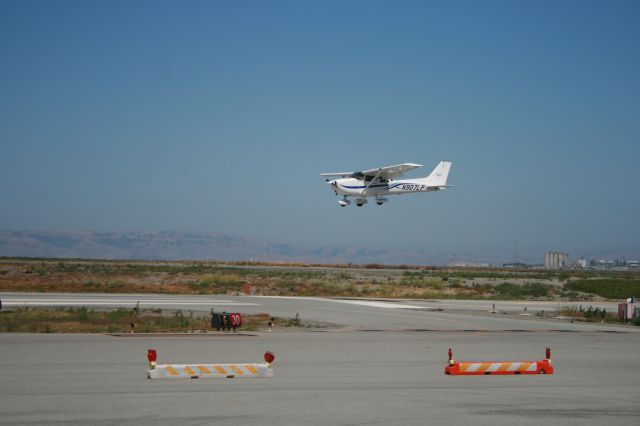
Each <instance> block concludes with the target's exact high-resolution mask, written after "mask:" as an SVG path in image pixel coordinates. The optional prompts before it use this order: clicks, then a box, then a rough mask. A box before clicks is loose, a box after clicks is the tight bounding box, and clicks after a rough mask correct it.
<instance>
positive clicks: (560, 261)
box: [544, 251, 569, 269]
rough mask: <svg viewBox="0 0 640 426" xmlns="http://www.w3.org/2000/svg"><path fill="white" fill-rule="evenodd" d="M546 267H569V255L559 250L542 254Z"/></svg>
mask: <svg viewBox="0 0 640 426" xmlns="http://www.w3.org/2000/svg"><path fill="white" fill-rule="evenodd" d="M544 267H545V268H546V269H564V268H567V267H569V255H568V254H567V253H563V252H561V251H550V252H548V253H546V254H545V255H544Z"/></svg>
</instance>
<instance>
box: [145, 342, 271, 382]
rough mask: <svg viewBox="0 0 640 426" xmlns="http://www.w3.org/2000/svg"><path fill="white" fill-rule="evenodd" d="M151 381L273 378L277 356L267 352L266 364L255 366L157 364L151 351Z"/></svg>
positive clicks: (148, 353)
mask: <svg viewBox="0 0 640 426" xmlns="http://www.w3.org/2000/svg"><path fill="white" fill-rule="evenodd" d="M147 358H148V359H149V369H148V370H147V377H148V378H149V379H217V378H227V379H232V378H257V377H273V368H272V367H271V364H272V363H273V361H274V360H275V355H274V354H273V353H271V352H265V354H264V361H265V362H264V363H255V364H210V363H195V364H156V359H157V352H156V350H155V349H149V350H148V352H147Z"/></svg>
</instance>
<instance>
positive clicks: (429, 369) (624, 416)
mask: <svg viewBox="0 0 640 426" xmlns="http://www.w3.org/2000/svg"><path fill="white" fill-rule="evenodd" d="M41 296H42V297H49V296H48V295H41ZM69 296H70V295H66V297H69ZM93 296H94V295H92V296H91V297H93ZM109 296H110V297H111V295H109ZM11 297H14V299H13V300H14V301H15V300H16V297H15V296H11ZM11 297H10V295H7V294H2V295H0V298H2V300H3V307H4V306H9V305H8V304H7V302H8V301H9V299H11ZM20 297H22V296H20ZM60 297H62V296H60ZM73 297H78V296H77V295H73ZM79 297H81V298H82V297H83V296H79ZM105 297H106V296H105ZM116 297H117V298H120V297H121V298H124V300H125V301H127V303H128V301H130V300H131V299H129V298H128V297H130V296H125V295H117V296H116ZM161 299H164V298H161ZM213 299H215V300H218V301H221V300H228V302H221V303H222V304H223V305H224V308H225V309H226V308H229V310H231V309H232V308H237V309H233V310H239V311H241V312H246V311H247V310H249V309H251V310H253V309H255V310H256V311H265V310H266V311H268V312H271V311H273V312H275V311H282V312H283V315H284V313H289V314H290V313H291V312H294V311H295V312H299V313H300V316H301V317H302V318H303V319H304V318H305V317H308V318H309V319H311V317H313V319H317V320H319V321H326V322H332V320H333V319H335V318H338V319H340V321H337V322H338V323H341V324H343V325H345V327H343V328H340V329H337V330H336V329H322V328H320V329H315V328H307V329H301V330H295V331H291V330H290V329H283V330H275V331H273V332H266V331H261V332H258V333H254V334H255V335H253V336H231V335H228V336H220V335H217V334H205V335H198V334H193V335H187V336H180V337H178V336H170V337H157V336H155V337H153V336H144V335H133V336H130V335H128V336H126V337H115V336H107V335H89V334H86V335H68V334H67V335H53V334H8V333H0V360H1V363H0V383H1V386H0V423H1V424H83V425H85V424H97V425H111V424H135V425H169V424H171V425H173V424H188V425H192V424H194V425H200V424H202V425H205V424H221V425H307V424H308V425H359V424H393V425H416V424H447V425H470V424H471V425H476V424H479V425H485V424H486V425H489V424H491V425H540V424H541V423H548V424H562V425H601V424H603V423H605V424H607V425H618V424H619V425H623V424H624V425H629V424H635V423H637V421H638V419H639V418H640V403H639V402H638V395H640V368H638V367H639V366H638V362H639V360H640V356H639V354H640V335H639V334H638V328H637V327H635V328H633V327H610V326H602V325H592V324H577V323H574V324H571V323H569V322H567V321H562V320H538V319H536V318H535V317H522V316H520V315H519V314H518V313H515V314H490V313H488V312H486V309H484V307H479V308H478V309H475V310H474V309H473V308H470V307H469V306H466V307H464V308H461V309H445V310H444V311H432V310H427V309H424V307H426V306H422V305H429V304H430V302H424V303H422V304H421V303H419V302H414V301H405V302H399V303H392V302H387V303H391V304H392V305H398V304H399V305H403V306H405V307H397V306H396V307H390V306H387V305H385V304H384V303H385V302H371V303H372V304H361V303H362V302H367V301H355V302H358V303H356V304H354V303H352V302H353V301H348V302H347V301H327V300H320V299H317V300H314V299H276V298H272V301H270V302H266V301H265V300H266V299H260V298H246V297H241V298H227V297H224V298H213ZM87 300H89V299H87ZM164 301H165V302H167V303H170V304H167V305H162V306H166V307H167V308H168V307H169V306H172V307H173V306H174V305H173V304H175V305H178V306H182V309H183V310H189V308H188V306H196V304H194V305H188V304H185V305H181V301H180V300H179V299H175V298H174V299H170V300H164ZM206 302H207V303H204V302H203V301H201V300H198V301H196V303H203V305H202V306H205V305H206V306H209V305H208V303H210V302H211V303H213V302H212V301H211V300H207V301H206ZM233 302H237V303H254V304H252V305H237V306H234V304H233ZM369 302H370V301H369ZM16 303H17V302H16ZM49 303H51V302H49ZM102 303H106V301H105V300H102ZM469 303H470V304H472V303H476V302H469ZM505 303H506V302H505ZM496 304H497V305H499V303H496ZM223 305H219V306H220V307H221V308H222V307H223ZM463 305H464V303H463ZM13 306H16V305H13ZM198 306H200V305H198ZM480 308H482V309H480ZM202 309H203V310H205V311H208V310H209V309H210V307H208V308H206V309H204V308H202ZM505 312H506V310H505ZM327 315H329V316H327ZM547 346H549V347H550V348H551V350H552V357H551V358H552V361H553V365H554V367H555V369H556V372H555V374H553V375H532V376H477V377H473V376H471V377H462V376H445V375H444V367H445V366H446V362H447V350H448V348H449V347H451V348H452V349H453V351H454V358H456V359H459V360H470V361H475V360H480V361H482V360H498V361H522V360H531V361H535V360H541V359H543V358H544V349H545V347H547ZM148 348H155V349H157V350H158V358H159V359H158V361H159V363H165V362H166V363H190V362H259V361H261V360H262V354H263V353H264V352H265V351H266V350H271V351H273V352H274V353H275V354H276V361H275V363H274V372H275V376H274V377H273V378H270V379H212V380H189V379H187V380H149V379H147V378H146V369H147V360H146V351H147V349H148Z"/></svg>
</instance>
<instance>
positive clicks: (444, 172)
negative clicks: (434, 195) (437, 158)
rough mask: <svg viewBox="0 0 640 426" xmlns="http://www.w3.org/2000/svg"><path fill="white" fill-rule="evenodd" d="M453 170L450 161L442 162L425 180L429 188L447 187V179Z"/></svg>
mask: <svg viewBox="0 0 640 426" xmlns="http://www.w3.org/2000/svg"><path fill="white" fill-rule="evenodd" d="M449 169H451V162H450V161H441V162H440V163H439V164H438V165H437V166H436V168H435V169H433V171H432V172H431V174H430V175H429V176H427V177H426V178H425V181H426V184H427V185H429V186H438V187H445V188H446V187H447V186H448V185H447V177H448V176H449Z"/></svg>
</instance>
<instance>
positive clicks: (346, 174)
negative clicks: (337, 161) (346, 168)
mask: <svg viewBox="0 0 640 426" xmlns="http://www.w3.org/2000/svg"><path fill="white" fill-rule="evenodd" d="M353 174H354V172H343V173H320V176H341V177H347V176H351V175H353Z"/></svg>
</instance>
